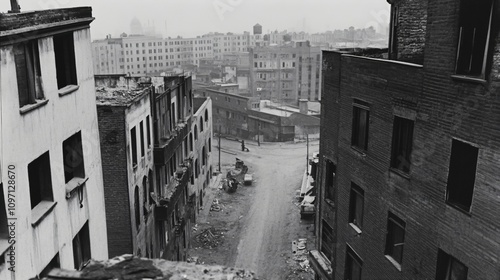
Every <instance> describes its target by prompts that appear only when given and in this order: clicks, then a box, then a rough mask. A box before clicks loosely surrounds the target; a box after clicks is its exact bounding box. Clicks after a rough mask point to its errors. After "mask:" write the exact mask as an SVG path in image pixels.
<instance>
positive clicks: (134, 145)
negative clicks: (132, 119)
mask: <svg viewBox="0 0 500 280" xmlns="http://www.w3.org/2000/svg"><path fill="white" fill-rule="evenodd" d="M130 137H131V138H132V142H131V145H132V166H133V167H134V168H135V167H136V166H137V136H136V133H135V126H134V127H133V128H132V130H130Z"/></svg>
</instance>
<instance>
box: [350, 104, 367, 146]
mask: <svg viewBox="0 0 500 280" xmlns="http://www.w3.org/2000/svg"><path fill="white" fill-rule="evenodd" d="M363 103H365V102H361V101H360V102H357V100H355V103H354V106H353V111H352V137H351V145H352V146H353V147H356V148H358V149H360V150H363V151H366V150H368V126H369V120H370V111H369V107H368V106H366V105H365V104H363Z"/></svg>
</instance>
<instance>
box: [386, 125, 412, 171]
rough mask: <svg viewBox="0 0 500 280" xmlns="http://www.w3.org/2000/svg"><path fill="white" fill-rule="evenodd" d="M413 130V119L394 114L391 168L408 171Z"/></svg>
mask: <svg viewBox="0 0 500 280" xmlns="http://www.w3.org/2000/svg"><path fill="white" fill-rule="evenodd" d="M407 126H408V127H407ZM414 130H415V121H414V120H412V119H408V118H403V117H400V116H394V118H393V126H392V143H391V161H390V167H391V169H393V170H397V171H399V172H403V173H405V174H408V173H410V167H411V153H412V149H413V132H414Z"/></svg>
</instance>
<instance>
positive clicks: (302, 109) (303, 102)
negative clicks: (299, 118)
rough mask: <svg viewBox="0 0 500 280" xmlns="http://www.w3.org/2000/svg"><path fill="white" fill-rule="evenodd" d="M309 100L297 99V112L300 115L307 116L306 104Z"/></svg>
mask: <svg viewBox="0 0 500 280" xmlns="http://www.w3.org/2000/svg"><path fill="white" fill-rule="evenodd" d="M308 101H309V100H307V99H299V111H300V113H301V114H304V115H307V112H308V111H309V110H308V108H307V102H308Z"/></svg>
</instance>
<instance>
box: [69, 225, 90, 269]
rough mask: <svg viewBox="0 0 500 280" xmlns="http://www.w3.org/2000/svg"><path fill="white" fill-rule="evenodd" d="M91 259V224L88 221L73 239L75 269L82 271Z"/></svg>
mask: <svg viewBox="0 0 500 280" xmlns="http://www.w3.org/2000/svg"><path fill="white" fill-rule="evenodd" d="M90 257H91V254H90V235H89V222H88V221H87V222H85V224H84V225H83V227H82V229H80V231H79V232H78V234H77V235H76V236H75V238H73V260H74V264H75V269H77V270H81V269H82V267H83V265H84V264H85V263H86V262H87V261H88V260H90Z"/></svg>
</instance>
